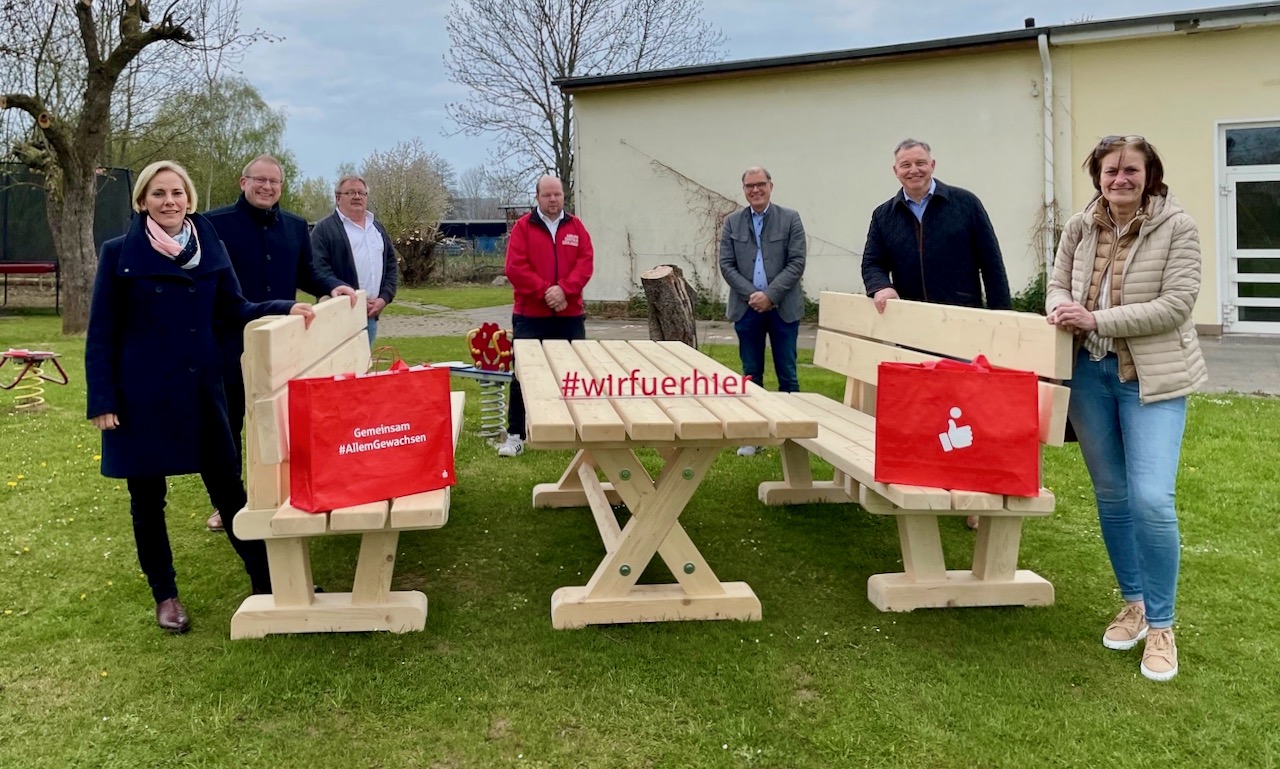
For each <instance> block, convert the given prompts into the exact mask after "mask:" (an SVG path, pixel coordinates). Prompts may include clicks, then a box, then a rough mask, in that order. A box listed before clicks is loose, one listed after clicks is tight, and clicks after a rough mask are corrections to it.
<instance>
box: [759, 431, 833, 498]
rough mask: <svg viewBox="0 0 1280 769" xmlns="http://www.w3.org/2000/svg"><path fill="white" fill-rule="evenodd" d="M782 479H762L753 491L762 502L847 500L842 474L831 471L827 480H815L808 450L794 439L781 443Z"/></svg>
mask: <svg viewBox="0 0 1280 769" xmlns="http://www.w3.org/2000/svg"><path fill="white" fill-rule="evenodd" d="M781 453H782V481H781V482H779V481H765V482H764V483H761V484H760V488H759V490H758V491H757V493H758V494H759V496H760V501H761V502H763V503H765V504H766V505H811V504H818V503H824V502H825V503H832V504H840V503H848V502H853V497H851V496H849V493H848V491H846V488H847V483H846V479H845V474H844V473H842V472H840V471H839V470H836V471H835V474H834V475H833V477H832V479H831V480H829V481H815V480H814V479H813V471H812V470H811V469H810V468H809V452H808V450H807V449H805V448H803V447H801V446H800V444H798V443H796V442H795V441H784V442H783V443H782V449H781Z"/></svg>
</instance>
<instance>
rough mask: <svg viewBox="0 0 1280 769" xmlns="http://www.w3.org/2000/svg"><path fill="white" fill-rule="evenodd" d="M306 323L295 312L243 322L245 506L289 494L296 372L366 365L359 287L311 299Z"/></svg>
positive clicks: (275, 501)
mask: <svg viewBox="0 0 1280 769" xmlns="http://www.w3.org/2000/svg"><path fill="white" fill-rule="evenodd" d="M315 313H316V317H315V319H314V320H313V321H312V322H311V328H305V324H304V323H303V320H302V318H301V317H299V316H296V315H290V316H284V317H274V318H263V319H261V320H256V321H253V322H252V323H250V324H249V325H248V326H246V327H245V331H244V348H245V354H244V358H243V359H242V365H241V368H242V369H243V370H244V387H245V403H246V404H247V408H246V410H245V444H246V445H245V457H246V458H247V461H246V463H245V465H246V467H245V475H246V478H245V480H246V483H245V486H246V490H247V492H248V495H249V504H248V507H249V509H250V510H266V509H276V508H278V507H279V506H281V505H283V504H284V502H285V500H286V499H287V498H288V497H289V461H288V460H289V445H288V439H289V438H288V428H287V424H288V420H287V415H288V410H289V406H288V395H287V393H288V382H289V380H290V379H293V378H295V377H299V376H328V375H332V374H342V373H346V372H356V373H363V372H364V371H366V370H367V369H368V368H369V357H370V356H369V341H368V340H369V337H368V334H367V333H366V326H367V323H368V318H367V317H366V312H365V302H364V292H363V291H361V292H358V297H357V301H356V304H355V306H354V307H352V306H351V302H350V300H349V299H348V298H347V297H338V298H336V299H328V300H326V301H323V302H320V303H319V304H317V305H315Z"/></svg>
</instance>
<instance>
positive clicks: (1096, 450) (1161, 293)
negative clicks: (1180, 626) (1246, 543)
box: [1046, 136, 1208, 681]
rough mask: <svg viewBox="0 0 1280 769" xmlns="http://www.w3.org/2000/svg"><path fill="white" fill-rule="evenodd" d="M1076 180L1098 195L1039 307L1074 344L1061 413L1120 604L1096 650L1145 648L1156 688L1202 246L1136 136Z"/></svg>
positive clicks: (1073, 230) (1168, 665) (1171, 584)
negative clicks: (1089, 485)
mask: <svg viewBox="0 0 1280 769" xmlns="http://www.w3.org/2000/svg"><path fill="white" fill-rule="evenodd" d="M1084 168H1085V170H1087V171H1088V172H1089V175H1090V176H1091V177H1092V179H1093V186H1094V188H1095V189H1097V190H1098V195H1097V197H1095V198H1094V199H1093V200H1092V201H1091V202H1090V203H1089V205H1088V206H1086V207H1085V209H1084V211H1082V212H1080V213H1078V214H1076V215H1075V216H1073V217H1071V220H1070V221H1068V222H1067V226H1066V229H1065V230H1064V231H1063V234H1062V241H1061V243H1060V244H1059V246H1058V255H1057V260H1056V261H1055V263H1054V268H1053V277H1052V279H1051V280H1050V281H1049V291H1048V296H1047V299H1046V309H1047V310H1048V313H1049V322H1050V323H1053V324H1055V325H1059V326H1063V327H1065V328H1068V329H1070V330H1071V331H1072V332H1073V333H1075V334H1076V345H1077V353H1076V359H1075V369H1074V371H1073V373H1072V379H1071V382H1070V385H1071V404H1070V407H1069V409H1068V414H1069V417H1070V419H1071V424H1072V426H1073V427H1074V428H1075V431H1076V435H1077V436H1078V437H1079V440H1080V451H1081V453H1082V454H1083V455H1084V460H1085V464H1086V465H1087V466H1088V468H1089V477H1090V478H1091V479H1092V480H1093V489H1094V496H1095V498H1096V499H1097V504H1098V520H1099V522H1100V525H1101V529H1102V539H1103V542H1104V543H1105V544H1106V547H1107V554H1108V555H1109V556H1110V558H1111V566H1112V568H1113V570H1114V571H1115V575H1116V580H1117V582H1119V585H1120V594H1121V596H1122V597H1123V598H1124V601H1125V606H1124V608H1123V609H1121V611H1120V613H1119V614H1117V615H1116V617H1115V619H1114V620H1112V621H1111V624H1110V625H1108V626H1107V629H1106V631H1105V632H1104V633H1103V636H1102V643H1103V645H1104V646H1106V647H1107V648H1108V649H1122V650H1124V649H1132V648H1133V647H1134V646H1136V645H1137V644H1138V643H1139V642H1140V641H1142V640H1143V639H1146V645H1145V647H1144V649H1143V656H1142V663H1141V665H1140V670H1141V671H1142V674H1143V675H1144V676H1146V677H1147V678H1149V679H1152V680H1155V681H1167V680H1169V679H1170V678H1173V677H1174V676H1175V675H1177V673H1178V650H1177V646H1176V645H1175V644H1174V639H1173V618H1174V612H1173V609H1174V599H1175V596H1176V593H1177V584H1178V560H1179V551H1180V544H1179V539H1178V518H1177V513H1176V512H1175V508H1174V483H1175V481H1176V480H1177V475H1178V459H1179V454H1180V453H1181V449H1182V434H1183V429H1184V427H1185V425H1186V416H1187V398H1186V396H1187V394H1188V393H1190V392H1192V391H1194V390H1196V389H1198V388H1199V387H1200V386H1201V385H1203V384H1204V382H1205V380H1206V379H1207V378H1208V377H1207V373H1206V371H1205V365H1204V358H1203V357H1202V356H1201V354H1200V343H1199V341H1198V340H1197V339H1196V331H1195V324H1194V322H1193V321H1192V319H1191V310H1192V308H1193V307H1195V303H1196V297H1197V295H1198V294H1199V292H1200V236H1199V233H1198V232H1197V230H1196V224H1195V222H1194V221H1192V219H1191V217H1190V216H1188V215H1187V213H1186V212H1185V211H1183V210H1182V207H1181V206H1180V205H1178V202H1177V200H1175V199H1174V198H1173V196H1172V195H1170V194H1169V190H1168V187H1167V186H1166V185H1165V184H1164V164H1163V163H1162V162H1161V161H1160V156H1159V155H1158V154H1157V153H1156V151H1155V148H1154V147H1152V146H1151V145H1150V144H1149V143H1148V142H1147V141H1146V139H1144V138H1143V137H1141V136H1108V137H1106V138H1105V139H1103V140H1102V141H1101V142H1099V144H1098V145H1097V147H1095V148H1094V150H1093V152H1091V153H1090V155H1089V158H1088V159H1087V160H1086V161H1085V163H1084Z"/></svg>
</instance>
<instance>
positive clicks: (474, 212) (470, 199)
mask: <svg viewBox="0 0 1280 769" xmlns="http://www.w3.org/2000/svg"><path fill="white" fill-rule="evenodd" d="M487 190H488V185H487V184H485V176H484V166H472V167H470V168H468V169H467V170H465V171H463V172H462V173H460V174H458V183H457V184H455V185H454V187H453V189H451V190H450V191H449V196H450V197H451V198H452V201H451V202H450V208H451V210H450V214H449V215H450V216H452V217H453V218H455V219H479V218H481V214H480V209H481V207H482V206H483V205H484V203H483V201H484V197H485V193H486V192H487Z"/></svg>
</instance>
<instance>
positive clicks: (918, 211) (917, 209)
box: [902, 179, 938, 222]
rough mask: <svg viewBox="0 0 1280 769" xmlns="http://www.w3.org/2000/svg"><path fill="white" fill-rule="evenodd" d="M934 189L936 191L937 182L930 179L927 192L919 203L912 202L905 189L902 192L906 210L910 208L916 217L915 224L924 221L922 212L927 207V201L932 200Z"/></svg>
mask: <svg viewBox="0 0 1280 769" xmlns="http://www.w3.org/2000/svg"><path fill="white" fill-rule="evenodd" d="M936 189H938V180H937V179H930V180H929V191H928V192H926V193H925V194H924V197H923V198H921V199H920V202H919V203H917V202H915V201H914V200H912V199H911V196H910V195H908V194H907V191H906V190H905V189H904V190H903V191H902V199H903V200H905V201H907V208H910V209H911V213H913V214H915V215H916V221H917V222H923V221H924V210H925V209H926V208H928V207H929V201H930V199H932V198H933V191H934V190H936Z"/></svg>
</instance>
